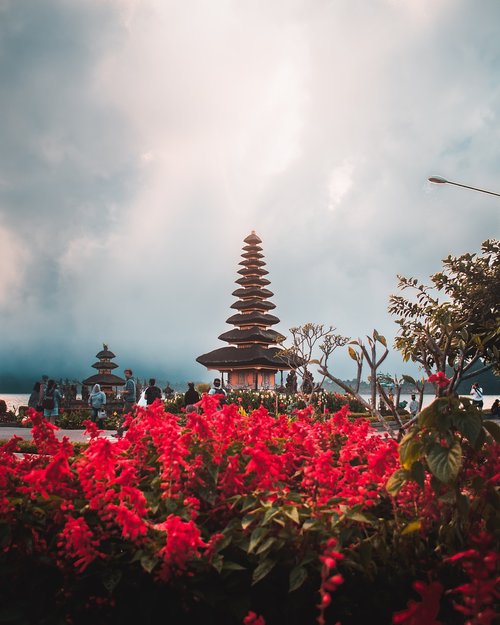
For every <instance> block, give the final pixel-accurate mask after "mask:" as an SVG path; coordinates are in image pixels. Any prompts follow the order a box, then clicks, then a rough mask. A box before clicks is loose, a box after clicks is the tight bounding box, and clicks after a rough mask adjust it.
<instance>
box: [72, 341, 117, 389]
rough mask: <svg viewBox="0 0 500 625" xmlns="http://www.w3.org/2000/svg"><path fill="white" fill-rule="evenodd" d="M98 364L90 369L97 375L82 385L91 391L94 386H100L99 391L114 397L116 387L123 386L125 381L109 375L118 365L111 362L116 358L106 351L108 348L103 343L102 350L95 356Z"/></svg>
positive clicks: (84, 381)
mask: <svg viewBox="0 0 500 625" xmlns="http://www.w3.org/2000/svg"><path fill="white" fill-rule="evenodd" d="M96 358H98V359H99V360H98V362H95V363H94V364H93V365H92V367H93V368H94V369H97V371H98V372H99V373H96V374H95V375H91V376H90V377H89V378H87V379H86V380H83V381H82V384H83V385H85V386H88V387H90V388H89V390H92V386H94V384H100V386H101V391H104V392H105V393H106V395H109V396H114V394H115V389H116V387H117V386H123V385H124V384H125V380H124V379H123V378H120V377H119V376H117V375H114V374H113V373H111V371H112V370H113V369H116V368H117V367H118V365H117V364H116V363H114V362H112V360H113V358H116V356H115V354H113V352H112V351H110V350H109V349H108V346H107V345H106V344H105V343H103V346H102V350H101V351H100V352H99V353H98V354H96Z"/></svg>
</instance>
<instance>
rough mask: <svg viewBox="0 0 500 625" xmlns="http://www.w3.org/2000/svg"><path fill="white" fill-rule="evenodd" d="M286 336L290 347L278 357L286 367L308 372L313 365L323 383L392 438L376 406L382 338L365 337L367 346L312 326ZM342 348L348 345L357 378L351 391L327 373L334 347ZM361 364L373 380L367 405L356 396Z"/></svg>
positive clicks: (299, 328)
mask: <svg viewBox="0 0 500 625" xmlns="http://www.w3.org/2000/svg"><path fill="white" fill-rule="evenodd" d="M290 332H291V333H292V338H293V345H292V347H290V348H288V349H286V350H283V354H282V357H283V358H286V363H287V365H290V366H293V365H292V364H291V363H296V368H297V369H300V370H301V371H308V367H310V366H311V365H313V364H314V365H317V366H318V372H319V373H320V374H321V375H322V376H323V381H324V380H325V379H329V380H331V381H332V382H334V383H335V384H337V386H339V387H340V388H341V389H342V390H343V391H345V392H346V393H347V394H348V395H349V396H351V397H354V398H355V399H356V400H357V401H358V402H359V403H360V404H361V405H362V406H364V407H365V408H366V409H367V411H368V412H369V413H370V414H372V415H373V416H375V417H376V418H377V420H378V421H379V422H380V423H381V425H382V427H383V428H384V429H385V430H386V431H387V432H389V433H390V434H391V436H393V432H392V430H391V428H390V426H389V424H388V423H387V421H386V419H384V417H383V416H382V414H381V413H380V411H379V410H378V409H377V406H376V392H377V389H376V377H377V369H378V367H379V366H380V365H381V364H382V362H383V361H384V360H385V358H386V357H387V354H388V351H389V350H388V349H387V342H386V340H385V338H384V337H383V336H381V335H380V334H379V333H378V332H377V331H376V330H374V331H373V334H372V336H368V337H366V338H367V344H365V343H364V342H363V341H362V340H361V339H358V340H356V341H349V339H348V338H347V337H346V336H342V335H340V334H335V328H334V327H333V326H328V328H325V327H324V326H323V325H321V324H313V323H307V324H305V325H304V326H299V327H296V328H291V330H290ZM320 341H321V343H320ZM378 344H380V345H382V346H383V347H384V350H383V353H382V354H381V355H377V347H378ZM346 345H348V351H349V355H350V356H351V358H352V359H353V360H354V361H355V362H356V364H357V377H356V383H355V384H354V387H352V386H350V385H349V384H347V383H346V382H344V381H343V380H341V379H340V378H338V377H336V376H335V375H333V374H332V373H331V371H330V370H329V363H330V359H331V357H332V355H333V353H334V352H335V350H336V349H337V348H338V347H345V346H346ZM316 348H318V349H319V351H320V353H321V355H320V357H319V358H314V351H315V349H316ZM365 362H366V363H367V364H368V366H369V367H370V372H371V376H372V378H373V380H375V382H374V383H373V386H372V394H371V397H372V401H371V402H368V401H366V399H365V398H364V397H362V396H361V394H360V393H359V387H360V381H361V374H362V370H363V364H364V363H365ZM311 398H312V395H311V397H309V401H310V400H311Z"/></svg>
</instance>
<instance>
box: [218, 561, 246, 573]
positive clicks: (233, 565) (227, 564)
mask: <svg viewBox="0 0 500 625" xmlns="http://www.w3.org/2000/svg"><path fill="white" fill-rule="evenodd" d="M222 570H223V571H245V570H246V569H245V567H244V566H241V564H238V563H237V562H231V560H224V563H223V565H222Z"/></svg>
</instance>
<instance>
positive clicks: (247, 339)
mask: <svg viewBox="0 0 500 625" xmlns="http://www.w3.org/2000/svg"><path fill="white" fill-rule="evenodd" d="M244 242H245V246H244V247H243V253H242V255H241V256H242V261H241V262H240V265H242V268H241V269H240V270H239V271H238V274H240V276H241V277H240V278H238V279H237V280H236V284H237V285H238V288H237V289H236V290H235V291H233V293H232V294H233V295H234V296H235V297H236V298H238V299H237V300H236V301H235V302H234V304H233V305H232V306H231V308H232V309H234V310H236V311H237V312H236V313H235V314H234V315H232V316H231V317H229V319H227V320H226V322H227V323H229V324H231V325H233V326H235V327H234V328H233V329H232V330H229V331H228V332H224V333H223V334H221V335H220V336H219V339H220V340H221V341H225V342H226V343H229V344H230V346H229V347H221V348H220V349H215V350H214V351H211V352H209V353H208V354H203V355H202V356H199V357H198V358H197V359H196V360H197V361H198V362H199V363H201V364H202V365H204V366H205V367H207V369H215V370H217V371H220V372H221V373H222V375H224V373H227V378H226V383H227V384H228V385H229V386H230V387H231V388H233V389H245V388H246V389H249V388H251V389H274V388H275V387H276V373H277V372H278V371H283V370H288V369H290V367H289V366H287V365H286V364H285V362H284V360H283V359H280V358H279V353H280V351H281V347H279V344H280V343H281V342H282V341H283V340H284V338H285V337H284V336H283V335H282V334H280V333H279V332H277V331H276V330H273V329H272V328H271V326H273V325H276V324H277V323H279V321H280V320H279V319H278V317H275V316H274V315H272V314H270V313H269V311H270V310H273V309H274V308H276V306H275V305H274V304H273V303H272V302H270V301H268V300H269V298H270V297H272V296H273V293H272V292H271V291H270V290H269V289H267V288H266V287H267V286H268V285H269V284H270V282H269V280H268V279H267V278H265V277H264V276H266V275H267V274H268V273H269V272H268V271H267V270H266V269H265V265H266V263H265V262H264V260H263V258H264V255H263V254H262V253H261V252H262V247H261V246H260V245H259V244H260V243H262V241H261V239H259V237H258V236H257V235H256V234H255V231H253V230H252V233H251V234H250V235H249V236H247V238H246V239H244ZM280 383H281V382H280Z"/></svg>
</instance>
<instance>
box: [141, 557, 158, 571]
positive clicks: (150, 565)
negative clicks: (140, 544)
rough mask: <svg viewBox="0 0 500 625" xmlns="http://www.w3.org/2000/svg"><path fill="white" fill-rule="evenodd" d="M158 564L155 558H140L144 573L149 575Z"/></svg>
mask: <svg viewBox="0 0 500 625" xmlns="http://www.w3.org/2000/svg"><path fill="white" fill-rule="evenodd" d="M158 562H159V559H158V558H157V557H156V556H152V555H149V554H145V555H143V556H142V557H141V566H142V568H143V569H144V570H145V571H146V573H151V571H152V570H153V569H154V568H155V566H156V565H157V564H158Z"/></svg>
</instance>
